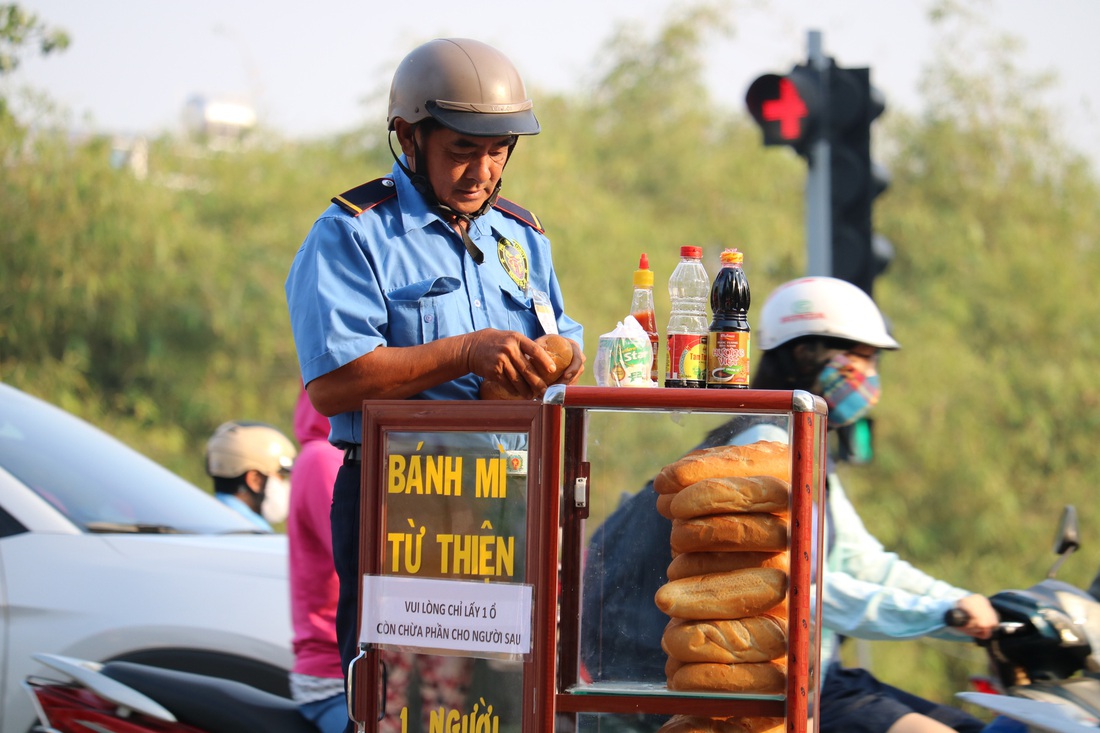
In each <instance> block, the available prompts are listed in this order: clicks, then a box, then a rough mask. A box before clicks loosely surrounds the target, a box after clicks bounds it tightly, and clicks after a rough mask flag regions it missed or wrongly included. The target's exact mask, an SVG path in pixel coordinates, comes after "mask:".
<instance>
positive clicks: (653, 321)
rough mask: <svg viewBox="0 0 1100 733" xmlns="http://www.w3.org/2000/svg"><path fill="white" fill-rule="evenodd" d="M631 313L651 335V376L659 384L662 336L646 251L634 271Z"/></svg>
mask: <svg viewBox="0 0 1100 733" xmlns="http://www.w3.org/2000/svg"><path fill="white" fill-rule="evenodd" d="M630 315H632V316H634V318H635V320H637V321H638V323H640V324H641V326H642V329H644V330H645V332H646V334H647V335H648V336H649V344H650V346H652V347H653V365H652V367H651V368H650V370H649V378H650V379H652V380H653V386H654V387H656V386H657V350H658V348H659V346H658V344H659V341H660V337H659V336H658V335H657V314H656V311H655V310H654V308H653V270H650V269H649V257H648V256H647V255H646V253H645V252H642V256H641V257H640V258H639V260H638V269H637V270H635V271H634V297H633V299H632V300H631V302H630Z"/></svg>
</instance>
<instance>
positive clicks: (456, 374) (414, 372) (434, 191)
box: [286, 39, 584, 674]
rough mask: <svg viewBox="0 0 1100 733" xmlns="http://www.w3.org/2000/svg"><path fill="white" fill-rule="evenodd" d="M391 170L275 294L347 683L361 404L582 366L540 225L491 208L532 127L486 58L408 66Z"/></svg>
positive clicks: (474, 50) (426, 57)
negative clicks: (320, 477)
mask: <svg viewBox="0 0 1100 733" xmlns="http://www.w3.org/2000/svg"><path fill="white" fill-rule="evenodd" d="M388 124H389V130H390V132H391V133H392V135H391V150H392V137H393V135H396V137H397V140H398V142H399V144H400V148H401V155H398V154H397V153H396V152H394V159H395V163H394V166H393V169H392V171H391V173H390V174H389V175H388V176H386V177H384V178H380V179H378V180H376V181H372V182H370V183H367V184H364V185H362V186H359V187H358V188H355V189H352V190H350V191H347V192H345V193H343V194H341V195H339V196H336V197H335V198H334V199H333V205H332V206H330V207H329V208H328V209H327V210H326V211H325V212H324V213H323V214H322V215H321V217H320V218H319V219H318V220H317V221H316V223H315V224H314V225H313V229H312V230H311V231H310V233H309V235H308V236H307V237H306V239H305V242H304V243H303V244H302V247H301V249H300V250H299V251H298V254H297V256H296V257H295V260H294V263H293V265H292V266H291V270H290V274H289V276H288V278H287V282H286V294H287V302H288V305H289V309H290V320H291V326H292V328H293V331H294V340H295V344H296V346H297V350H298V360H299V364H300V367H301V371H302V378H303V380H304V382H305V384H306V390H307V391H308V393H309V397H310V400H311V401H312V402H313V404H314V406H315V407H316V408H317V409H318V411H319V412H321V413H322V414H324V415H326V416H328V417H329V418H330V419H331V424H332V434H331V436H330V440H331V442H333V443H334V444H335V445H337V446H339V447H341V448H344V449H345V461H344V466H343V468H342V469H341V471H340V473H339V475H338V476H337V479H336V485H335V488H334V493H333V507H332V523H333V525H332V534H333V550H334V556H335V563H336V566H337V573H338V574H339V576H340V603H339V607H338V610H337V634H338V637H339V642H340V648H341V657H342V661H343V666H344V670H345V674H346V671H347V668H348V663H349V662H350V660H351V659H352V658H353V657H354V656H355V654H356V648H357V634H356V630H357V622H358V619H357V618H356V611H357V603H358V599H357V597H356V594H357V592H358V581H359V568H358V557H359V549H358V548H359V526H358V525H359V490H360V487H359V479H360V470H361V469H360V463H359V459H360V446H359V444H360V442H361V440H362V424H361V409H362V402H363V400H365V399H406V398H407V399H448V400H451V399H477V397H478V392H479V389H480V386H481V383H482V381H483V380H485V379H491V380H494V381H497V382H501V383H503V384H504V385H505V386H506V387H507V388H508V389H509V390H510V391H511V392H512V393H514V394H515V395H516V396H518V397H527V398H533V397H538V396H540V395H541V394H542V393H543V392H544V391H545V389H546V387H547V386H548V385H547V384H546V383H545V382H544V381H543V380H542V379H541V378H540V377H539V373H538V370H537V369H536V366H537V365H541V366H542V367H543V369H545V370H546V371H545V372H544V373H546V372H548V371H549V370H550V369H551V368H552V366H553V360H552V359H551V357H550V355H549V354H548V353H547V352H546V351H545V350H544V349H543V348H542V347H541V346H540V345H539V343H538V342H537V339H538V338H539V337H541V336H544V335H547V334H551V333H559V334H561V335H562V336H565V337H566V338H568V339H570V340H571V341H573V346H574V353H573V360H572V363H570V364H569V366H568V367H567V368H566V369H565V371H564V372H563V373H562V375H561V377H560V378H559V380H558V382H559V383H562V384H571V383H573V382H575V381H576V380H577V378H578V377H579V376H580V374H581V372H582V371H583V368H584V356H583V354H582V350H581V346H580V344H581V341H582V329H581V326H580V324H578V323H577V322H576V321H574V320H573V319H571V318H570V317H569V316H567V315H566V314H565V309H564V302H563V299H562V293H561V289H560V287H559V286H558V280H557V276H556V274H555V272H554V267H553V262H552V259H551V252H550V242H549V240H548V239H547V238H546V236H545V235H544V234H543V230H542V227H541V226H540V224H539V221H538V219H537V218H536V217H535V216H534V215H533V214H531V213H530V212H528V211H526V210H525V209H523V208H521V207H519V206H517V205H515V204H513V203H512V202H509V201H506V200H505V199H503V198H500V196H499V193H500V186H501V175H502V173H503V171H504V167H505V165H506V164H507V162H508V160H509V158H510V156H511V154H512V152H513V150H514V149H515V146H516V143H517V141H518V139H519V136H520V135H535V134H538V132H539V123H538V121H537V120H536V118H535V116H534V113H533V105H532V102H531V100H530V99H528V98H527V94H526V91H525V88H524V85H523V81H522V79H521V78H520V75H519V73H518V72H517V71H516V69H515V67H514V66H513V65H512V63H511V62H510V61H509V60H508V59H507V58H506V57H505V56H504V55H503V54H501V53H500V52H499V51H497V50H496V49H494V48H492V47H490V46H487V45H485V44H483V43H480V42H478V41H473V40H469V39H436V40H433V41H429V42H428V43H425V44H423V45H422V46H419V47H418V48H416V49H414V50H413V51H412V52H410V53H409V55H408V56H406V57H405V59H404V60H403V61H402V62H401V64H400V65H399V66H398V68H397V71H396V72H395V74H394V78H393V83H392V86H391V89H390V103H389V115H388Z"/></svg>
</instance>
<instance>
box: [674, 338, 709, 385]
mask: <svg viewBox="0 0 1100 733" xmlns="http://www.w3.org/2000/svg"><path fill="white" fill-rule="evenodd" d="M665 372H666V379H674V380H686V381H692V382H703V383H705V382H706V381H707V337H706V336H700V335H691V334H686V333H670V334H669V335H668V364H667V369H666V370H665Z"/></svg>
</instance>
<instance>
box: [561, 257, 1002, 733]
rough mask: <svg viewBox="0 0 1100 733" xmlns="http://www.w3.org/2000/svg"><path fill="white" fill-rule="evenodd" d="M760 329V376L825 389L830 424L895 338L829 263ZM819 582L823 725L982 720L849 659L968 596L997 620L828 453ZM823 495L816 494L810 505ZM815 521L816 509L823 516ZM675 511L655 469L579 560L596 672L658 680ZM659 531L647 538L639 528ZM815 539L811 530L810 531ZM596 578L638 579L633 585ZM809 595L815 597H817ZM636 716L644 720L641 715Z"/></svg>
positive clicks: (746, 423) (726, 436)
mask: <svg viewBox="0 0 1100 733" xmlns="http://www.w3.org/2000/svg"><path fill="white" fill-rule="evenodd" d="M759 321H760V322H759V325H758V326H757V330H756V334H755V335H756V342H757V344H758V345H759V348H760V350H761V351H762V352H763V355H762V356H761V357H760V360H759V361H758V362H757V363H756V364H754V367H753V378H752V387H753V388H754V389H798V390H805V391H808V392H812V393H813V394H817V395H820V396H821V397H823V398H824V400H825V402H826V403H827V404H828V407H829V417H828V421H829V428H830V430H832V429H835V428H839V427H843V426H846V425H850V424H852V423H853V422H855V421H856V420H858V419H859V418H860V417H862V416H864V415H865V414H867V412H868V411H869V410H870V409H871V408H872V407H874V406H875V404H876V403H877V402H878V399H879V395H880V385H879V376H878V369H877V364H878V356H879V353H880V352H881V351H883V350H895V349H898V348H900V347H899V344H898V342H897V341H896V340H895V339H894V338H893V337H892V336H891V335H890V334H889V332H888V330H887V327H886V322H885V320H884V319H883V317H882V314H881V313H880V312H879V309H878V307H877V306H875V304H874V301H872V300H871V298H870V297H869V296H868V295H867V294H866V293H864V292H863V291H862V290H860V289H859V288H858V287H856V286H855V285H852V284H851V283H848V282H845V281H843V280H839V279H835V278H829V277H807V278H800V279H797V280H793V281H790V282H787V283H785V284H783V285H781V286H779V287H778V288H777V289H776V290H774V291H773V292H772V293H771V294H770V296H769V297H768V299H767V301H766V302H765V303H764V306H763V308H762V309H761V312H760V319H759ZM787 439H788V438H787V429H786V427H780V426H778V425H776V424H771V423H768V422H767V421H766V420H764V421H762V420H761V419H760V418H745V417H740V416H739V417H735V418H733V419H731V420H730V421H729V422H727V423H725V424H724V425H722V426H720V427H719V428H717V429H715V430H714V431H712V432H711V434H709V435H708V436H707V438H706V439H705V440H704V442H703V443H702V444H701V445H700V446H698V447H713V446H717V445H744V444H748V443H753V442H755V441H758V440H779V441H784V442H785V441H786V440H787ZM826 473H827V489H826V491H827V498H826V503H827V507H828V509H827V517H826V520H825V523H824V524H825V533H826V534H825V547H826V551H825V553H826V554H825V560H824V568H825V575H824V582H823V583H822V588H823V595H822V609H823V610H822V634H821V638H822V643H821V647H822V648H821V663H822V666H823V668H824V669H825V675H824V677H823V682H822V687H821V701H820V702H821V719H820V720H819V721H816V723H815V725H816V730H817V731H818V733H947V732H948V731H964V732H965V733H976V732H977V731H981V730H982V729H983V727H984V723H983V722H982V721H981V720H979V719H977V718H975V717H973V716H970V715H968V714H966V713H965V712H963V711H962V710H959V709H957V708H953V707H949V706H944V705H939V704H936V703H933V702H931V701H928V700H924V699H922V698H920V697H917V696H915V695H911V694H909V693H906V692H905V691H903V690H900V689H897V688H895V687H891V686H889V685H886V684H883V683H882V682H880V681H879V680H877V679H875V678H874V677H873V676H872V675H871V674H870V673H869V672H867V671H866V670H863V669H850V668H845V667H842V666H841V665H840V663H839V657H838V654H837V652H838V637H855V638H865V639H912V638H917V637H921V636H937V637H942V638H952V639H956V640H962V639H965V638H967V637H966V636H963V635H962V634H959V633H958V631H955V630H952V629H948V628H947V627H946V626H945V624H944V613H945V612H946V611H948V610H949V609H951V608H953V607H959V608H962V609H964V610H966V611H967V612H968V613H969V615H970V619H971V621H970V623H969V624H968V625H967V626H966V627H965V628H963V629H960V631H962V632H963V634H966V635H969V636H973V637H978V638H987V637H988V636H989V634H990V632H991V630H992V628H993V627H994V626H995V625H996V623H997V616H996V612H995V611H994V610H993V608H992V606H990V604H989V601H988V599H986V598H985V597H984V596H981V595H977V594H974V593H971V592H969V591H966V590H963V589H961V588H956V587H953V586H951V585H949V584H948V583H945V582H943V581H940V580H936V579H935V578H932V577H930V576H929V575H927V574H925V573H924V572H922V571H920V570H918V569H917V568H915V567H913V566H912V565H910V564H909V563H907V562H905V561H904V560H902V559H901V558H899V557H898V556H897V555H896V554H895V553H893V552H890V551H888V550H886V549H885V548H884V547H883V546H882V544H881V543H880V542H879V541H878V540H877V539H875V538H874V537H873V536H872V535H871V534H870V533H869V532H868V531H867V529H866V528H865V527H864V525H863V522H862V521H861V520H860V518H859V515H858V514H857V513H856V510H855V508H854V507H853V506H852V504H851V503H850V502H849V500H848V498H847V496H846V495H845V493H844V489H843V487H842V486H841V483H840V479H839V477H838V476H837V473H836V470H835V465H834V464H833V461H832V460H831V459H830V460H829V462H828V467H827V471H826ZM815 508H816V507H815ZM814 524H815V530H816V528H817V526H818V525H819V524H820V522H818V521H817V518H816V517H815V522H814ZM670 531H671V522H670V521H669V520H667V519H665V518H664V517H662V516H661V515H659V514H658V513H657V510H656V494H655V493H654V492H653V484H652V482H650V483H649V484H648V485H647V486H646V487H645V488H644V489H643V490H642V491H640V492H639V493H638V494H636V495H634V497H631V498H629V499H627V500H626V501H625V502H624V503H623V504H622V505H621V506H620V507H619V508H618V509H616V511H615V512H613V513H612V515H611V516H610V517H609V518H608V519H607V520H606V521H605V522H604V524H603V525H601V526H600V528H598V529H597V530H596V532H595V533H594V535H593V538H592V540H591V543H590V545H589V548H588V558H587V563H586V568H585V593H584V596H583V597H584V602H585V604H586V613H588V614H593V615H590V616H589V617H590V618H592V617H595V616H594V614H596V613H598V612H599V610H602V618H604V619H607V622H605V623H603V624H602V625H596V624H592V625H589V626H588V627H587V628H585V629H583V631H584V633H586V634H588V635H587V637H586V638H583V639H582V641H581V649H582V652H581V655H582V660H583V661H584V663H585V666H586V669H587V672H588V674H590V675H591V676H592V677H593V678H595V679H648V680H653V681H663V680H664V663H665V659H666V655H665V654H664V652H663V651H662V650H661V646H660V640H661V635H662V632H663V630H664V626H665V624H666V623H667V622H668V618H667V617H666V616H664V615H663V614H661V613H660V611H658V610H657V609H656V606H655V605H654V604H653V602H652V598H653V594H654V593H655V592H656V590H657V589H658V588H660V587H661V586H662V585H664V584H665V583H666V582H667V576H666V574H665V573H666V568H667V567H668V564H669V562H671V559H672V558H671V554H670V550H669V541H668V540H669V534H670ZM642 536H647V537H650V538H651V540H650V541H649V542H646V543H639V542H638V541H637V538H638V537H642ZM814 545H815V546H816V543H814ZM602 588H612V589H614V588H630V589H632V590H631V592H630V593H618V592H614V591H612V592H604V591H603V590H602ZM812 606H813V603H812V602H811V607H812ZM656 722H659V721H652V720H649V721H642V723H643V725H639V726H638V729H644V724H645V723H650V724H655V723H656Z"/></svg>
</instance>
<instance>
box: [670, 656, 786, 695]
mask: <svg viewBox="0 0 1100 733" xmlns="http://www.w3.org/2000/svg"><path fill="white" fill-rule="evenodd" d="M786 687H787V669H786V667H785V666H784V665H783V664H780V663H778V662H753V663H750V664H713V663H710V662H700V663H698V664H684V665H682V666H680V667H679V668H677V669H676V671H675V672H674V673H673V675H672V677H670V678H669V680H668V689H670V690H673V691H675V692H745V693H748V692H751V693H756V694H758V695H779V694H782V693H783V691H784V690H785V689H786Z"/></svg>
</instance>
